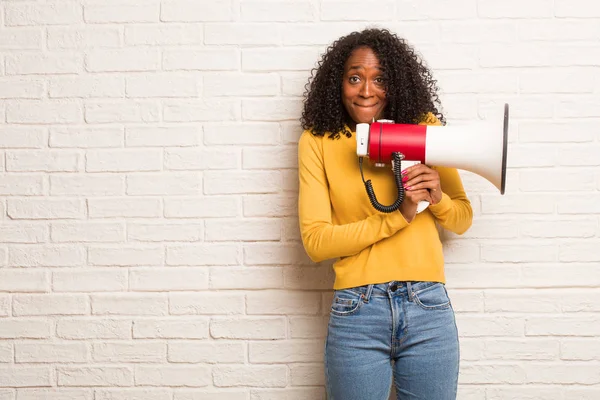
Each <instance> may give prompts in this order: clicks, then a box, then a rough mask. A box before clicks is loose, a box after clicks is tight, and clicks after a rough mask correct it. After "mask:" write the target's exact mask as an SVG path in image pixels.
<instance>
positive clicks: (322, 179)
mask: <svg viewBox="0 0 600 400" xmlns="http://www.w3.org/2000/svg"><path fill="white" fill-rule="evenodd" d="M322 154H323V153H322V151H321V148H320V143H319V142H318V140H317V139H316V138H315V137H314V136H313V135H312V134H311V133H310V132H308V131H305V132H304V133H303V134H302V136H301V137H300V141H299V143H298V175H299V176H298V177H299V180H300V189H299V197H298V215H299V219H300V231H301V234H302V242H303V244H304V248H305V249H306V252H307V254H308V256H309V257H310V258H311V260H313V261H315V262H318V261H323V260H326V259H330V258H337V257H346V256H351V255H354V254H357V253H359V252H360V251H361V250H363V249H365V248H367V247H368V246H370V245H372V244H373V243H376V242H378V241H380V240H381V239H385V238H387V237H390V236H392V235H393V234H394V233H396V232H397V231H398V230H400V229H402V228H404V227H405V226H408V224H409V223H408V222H407V221H406V220H405V219H404V217H403V216H402V214H401V213H400V212H399V211H396V212H393V213H389V214H383V213H377V214H374V215H371V216H370V217H368V218H366V219H363V220H361V221H356V222H353V223H349V224H344V225H334V224H333V223H332V220H331V201H330V198H329V186H328V183H327V178H326V176H325V169H324V165H323V157H322Z"/></svg>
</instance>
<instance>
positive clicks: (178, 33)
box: [125, 24, 206, 46]
mask: <svg viewBox="0 0 600 400" xmlns="http://www.w3.org/2000/svg"><path fill="white" fill-rule="evenodd" d="M202 28H203V26H202V25H197V24H189V25H176V26H169V25H166V26H164V25H149V26H147V25H131V26H125V44H127V45H153V46H157V45H163V46H169V45H201V44H202V43H203V37H204V32H203V29H202ZM205 29H206V28H205Z"/></svg>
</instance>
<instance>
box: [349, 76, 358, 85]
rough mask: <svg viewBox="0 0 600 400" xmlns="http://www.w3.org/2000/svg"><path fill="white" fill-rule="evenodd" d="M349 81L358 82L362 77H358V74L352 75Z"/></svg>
mask: <svg viewBox="0 0 600 400" xmlns="http://www.w3.org/2000/svg"><path fill="white" fill-rule="evenodd" d="M348 81H350V83H357V82H358V81H360V79H359V78H358V76H351V77H350V78H349V79H348Z"/></svg>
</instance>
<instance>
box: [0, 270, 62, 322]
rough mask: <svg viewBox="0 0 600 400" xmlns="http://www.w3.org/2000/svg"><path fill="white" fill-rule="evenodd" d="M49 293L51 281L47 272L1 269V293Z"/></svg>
mask: <svg viewBox="0 0 600 400" xmlns="http://www.w3.org/2000/svg"><path fill="white" fill-rule="evenodd" d="M48 291H50V280H49V279H48V272H47V271H43V270H37V269H36V270H22V269H15V268H2V269H0V292H48ZM0 314H2V313H0Z"/></svg>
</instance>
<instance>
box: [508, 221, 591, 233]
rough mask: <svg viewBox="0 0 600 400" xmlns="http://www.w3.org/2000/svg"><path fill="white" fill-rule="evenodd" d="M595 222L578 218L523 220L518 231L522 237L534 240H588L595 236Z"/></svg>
mask: <svg viewBox="0 0 600 400" xmlns="http://www.w3.org/2000/svg"><path fill="white" fill-rule="evenodd" d="M597 226H598V224H597V223H596V221H593V220H589V218H588V219H578V218H561V219H558V218H552V219H544V220H531V219H528V220H523V221H520V222H519V230H520V232H521V236H523V237H534V238H589V237H593V236H595V235H596V229H597Z"/></svg>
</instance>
